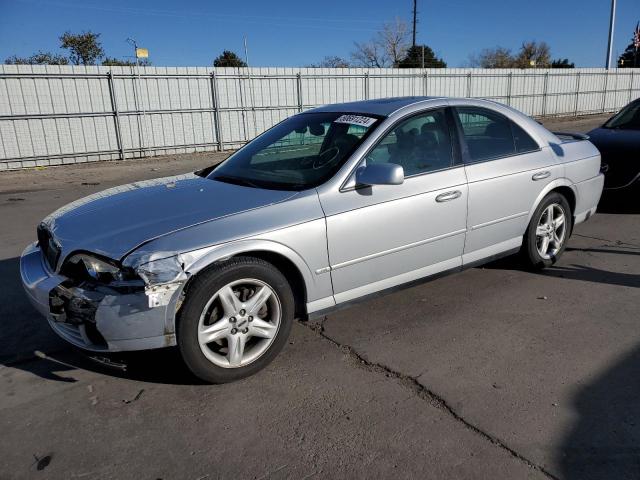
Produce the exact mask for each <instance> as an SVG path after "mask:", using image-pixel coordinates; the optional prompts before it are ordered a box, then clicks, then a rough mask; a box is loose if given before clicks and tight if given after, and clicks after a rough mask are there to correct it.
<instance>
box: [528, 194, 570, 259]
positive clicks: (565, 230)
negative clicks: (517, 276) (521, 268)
mask: <svg viewBox="0 0 640 480" xmlns="http://www.w3.org/2000/svg"><path fill="white" fill-rule="evenodd" d="M571 222H572V217H571V208H570V207H569V202H567V199H566V198H565V197H564V196H563V195H562V194H560V193H557V192H552V193H550V194H549V195H547V196H546V197H545V198H544V199H543V200H542V202H540V205H538V208H536V211H535V212H534V214H533V216H532V217H531V221H530V222H529V227H528V228H527V231H526V233H525V235H524V244H523V246H522V254H523V257H524V260H525V262H526V263H527V265H528V266H529V267H531V268H535V269H541V268H545V267H550V266H551V265H553V264H554V263H556V261H557V260H558V258H560V256H561V255H562V252H564V249H565V247H566V245H567V240H568V239H569V235H570V234H571V226H572V224H571Z"/></svg>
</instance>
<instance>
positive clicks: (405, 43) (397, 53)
mask: <svg viewBox="0 0 640 480" xmlns="http://www.w3.org/2000/svg"><path fill="white" fill-rule="evenodd" d="M379 37H380V42H381V44H382V46H383V47H384V49H385V50H386V52H387V56H388V57H389V59H390V60H391V62H392V63H393V66H394V67H397V66H398V63H400V60H401V59H402V58H404V57H405V55H406V54H407V49H408V48H409V27H408V26H407V23H406V22H405V21H404V20H402V19H400V18H396V19H395V21H394V22H393V23H385V24H384V26H383V27H382V31H381V32H380V33H379Z"/></svg>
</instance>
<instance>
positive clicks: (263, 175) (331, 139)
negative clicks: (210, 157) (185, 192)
mask: <svg viewBox="0 0 640 480" xmlns="http://www.w3.org/2000/svg"><path fill="white" fill-rule="evenodd" d="M379 123H380V117H377V116H372V115H359V114H348V113H333V112H318V113H303V114H300V115H295V116H293V117H290V118H288V119H286V120H285V121H283V122H281V123H279V124H278V125H276V126H274V127H273V128H271V129H270V130H267V131H266V132H265V133H263V134H262V135H260V136H259V137H258V138H256V139H255V140H253V141H251V142H249V143H248V144H247V145H245V146H244V147H243V148H242V149H240V150H238V151H237V152H236V153H235V154H233V155H232V156H231V157H229V158H228V159H227V160H226V161H224V162H223V163H221V164H220V165H219V166H218V167H216V168H215V169H214V170H213V171H212V172H211V173H210V174H209V175H208V177H207V178H210V179H214V180H218V181H221V182H229V183H237V184H240V185H246V186H251V187H257V188H270V189H282V190H304V189H307V188H312V187H316V186H318V185H320V184H322V183H324V182H325V181H326V180H328V179H329V178H331V177H332V176H333V175H334V174H335V173H336V172H337V171H338V169H339V168H340V167H341V166H342V165H343V163H344V162H345V161H346V160H347V159H348V158H349V155H351V153H352V152H353V151H354V150H355V149H356V148H357V147H358V146H359V145H360V144H361V143H362V141H363V140H364V139H365V138H366V137H367V136H368V135H369V134H370V133H371V132H372V131H373V130H374V129H375V127H376V126H377V125H378V124H379Z"/></svg>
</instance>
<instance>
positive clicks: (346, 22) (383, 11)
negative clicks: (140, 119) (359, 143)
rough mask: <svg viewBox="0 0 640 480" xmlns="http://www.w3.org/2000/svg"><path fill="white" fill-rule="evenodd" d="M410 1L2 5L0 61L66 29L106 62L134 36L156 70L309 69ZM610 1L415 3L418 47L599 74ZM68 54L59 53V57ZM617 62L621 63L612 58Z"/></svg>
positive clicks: (629, 4)
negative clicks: (95, 35)
mask: <svg viewBox="0 0 640 480" xmlns="http://www.w3.org/2000/svg"><path fill="white" fill-rule="evenodd" d="M412 4H413V2H412V0H387V1H382V0H359V1H353V0H351V1H350V0H322V1H321V2H318V1H300V0H295V1H294V0H281V1H257V0H235V1H219V0H209V1H206V0H181V1H179V2H177V1H171V0H126V1H125V0H102V1H100V0H0V61H3V60H4V59H5V58H7V57H9V56H11V55H18V56H29V55H31V54H33V53H35V52H37V51H39V50H42V51H54V52H59V49H58V46H59V41H58V37H59V36H60V35H61V34H62V33H63V32H65V31H71V32H80V31H85V30H91V31H93V32H99V33H100V34H101V37H100V38H101V41H102V45H103V47H104V49H105V52H106V54H107V55H108V56H110V57H118V58H124V57H127V56H129V57H131V55H132V52H131V47H130V45H129V44H127V43H126V39H127V38H128V37H132V38H135V39H136V40H137V42H138V45H139V46H140V47H146V48H148V49H149V55H150V60H151V61H152V63H153V64H154V65H158V66H208V65H211V64H212V62H213V59H214V58H215V57H216V56H217V55H218V54H219V53H221V52H222V50H233V51H236V52H237V53H238V54H240V55H241V56H243V57H244V53H243V51H244V48H243V36H244V35H246V36H247V41H248V50H249V63H250V65H251V66H284V67H295V66H307V65H309V64H312V63H317V62H319V61H320V60H321V59H322V58H323V57H325V56H329V55H331V56H333V55H337V56H341V57H344V58H349V55H350V52H351V51H353V43H354V41H358V42H362V41H366V40H368V39H370V38H371V37H372V36H373V35H375V33H376V31H377V30H379V28H380V27H381V25H382V24H383V23H384V22H387V21H392V20H393V19H394V18H396V17H400V18H404V19H405V20H406V21H410V20H411V9H412ZM609 12H610V1H609V0H529V1H526V0H502V1H500V0H418V18H419V23H418V33H417V42H418V43H425V44H427V45H429V46H431V48H433V50H434V51H435V52H436V54H437V55H438V56H440V57H443V58H444V60H445V61H446V62H447V63H448V66H450V67H461V66H465V65H466V64H467V62H468V60H469V55H470V54H473V53H477V52H479V51H480V50H481V49H483V48H491V47H495V46H498V45H500V46H505V47H508V48H511V49H513V50H514V51H515V50H517V49H518V47H519V46H520V45H521V43H522V42H523V41H528V40H538V41H546V42H547V43H548V44H549V45H550V46H551V53H552V57H554V58H558V57H561V58H565V57H566V58H569V60H570V61H573V62H575V64H576V66H578V67H602V66H604V63H605V57H606V48H607V35H608V28H609ZM639 20H640V0H618V6H617V12H616V30H615V37H614V47H613V53H614V56H615V54H616V52H617V53H618V54H619V53H622V51H624V49H625V47H626V46H627V45H628V44H629V43H630V41H631V36H632V34H633V30H634V28H635V26H636V22H638V21H639ZM60 53H63V52H60ZM614 58H615V57H614Z"/></svg>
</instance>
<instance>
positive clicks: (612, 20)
mask: <svg viewBox="0 0 640 480" xmlns="http://www.w3.org/2000/svg"><path fill="white" fill-rule="evenodd" d="M615 22H616V0H611V16H610V17H609V44H608V45H607V63H606V64H605V66H604V68H606V69H607V70H609V69H610V68H611V50H612V49H613V29H614V24H615Z"/></svg>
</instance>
